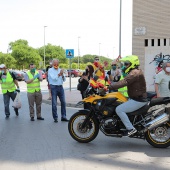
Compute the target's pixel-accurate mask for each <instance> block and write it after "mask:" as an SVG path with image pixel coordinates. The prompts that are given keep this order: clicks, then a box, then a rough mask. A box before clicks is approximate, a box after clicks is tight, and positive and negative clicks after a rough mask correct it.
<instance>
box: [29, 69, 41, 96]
mask: <svg viewBox="0 0 170 170" xmlns="http://www.w3.org/2000/svg"><path fill="white" fill-rule="evenodd" d="M36 74H38V71H35V75H36ZM27 75H28V78H29V79H33V78H34V76H33V75H32V74H31V72H30V71H28V72H27ZM35 91H40V81H39V80H38V79H35V80H34V81H33V82H31V83H29V84H27V92H28V93H34V92H35Z"/></svg>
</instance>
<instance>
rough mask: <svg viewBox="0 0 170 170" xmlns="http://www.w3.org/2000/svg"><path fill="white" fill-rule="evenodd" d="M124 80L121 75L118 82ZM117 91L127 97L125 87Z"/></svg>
mask: <svg viewBox="0 0 170 170" xmlns="http://www.w3.org/2000/svg"><path fill="white" fill-rule="evenodd" d="M122 79H124V77H123V76H122V75H121V77H120V80H122ZM118 91H119V92H120V93H122V94H123V95H124V96H125V97H129V96H128V93H127V86H125V87H122V88H119V89H118Z"/></svg>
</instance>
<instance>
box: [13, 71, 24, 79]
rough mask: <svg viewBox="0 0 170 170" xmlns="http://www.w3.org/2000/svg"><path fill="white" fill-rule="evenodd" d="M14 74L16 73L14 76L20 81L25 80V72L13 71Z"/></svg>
mask: <svg viewBox="0 0 170 170" xmlns="http://www.w3.org/2000/svg"><path fill="white" fill-rule="evenodd" d="M12 72H13V73H14V75H15V77H16V79H17V80H18V81H23V80H24V74H25V73H24V72H22V71H19V70H12Z"/></svg>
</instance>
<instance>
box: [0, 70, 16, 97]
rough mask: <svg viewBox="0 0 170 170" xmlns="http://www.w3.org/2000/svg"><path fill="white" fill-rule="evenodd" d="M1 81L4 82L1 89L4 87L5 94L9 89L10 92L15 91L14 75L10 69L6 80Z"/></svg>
mask: <svg viewBox="0 0 170 170" xmlns="http://www.w3.org/2000/svg"><path fill="white" fill-rule="evenodd" d="M1 83H2V84H1V89H2V93H3V94H5V93H7V91H8V92H13V91H15V90H16V87H15V83H14V80H13V77H12V76H11V74H10V72H9V71H8V72H7V74H6V81H5V82H2V81H1Z"/></svg>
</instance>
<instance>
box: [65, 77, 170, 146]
mask: <svg viewBox="0 0 170 170" xmlns="http://www.w3.org/2000/svg"><path fill="white" fill-rule="evenodd" d="M90 81H91V80H90ZM91 82H92V83H90V85H89V87H88V88H87V90H86V96H87V97H86V98H84V99H83V100H82V101H80V102H78V103H77V106H78V105H81V104H84V103H87V104H88V107H89V109H86V110H85V109H84V110H83V109H82V110H79V111H78V112H76V113H75V114H73V115H72V116H71V118H70V120H69V123H68V130H69V133H70V135H71V137H72V138H73V139H74V140H76V141H78V142H80V143H88V142H91V141H92V140H94V139H95V138H96V137H97V135H98V133H99V130H100V131H101V132H103V133H104V134H105V135H106V136H111V137H118V138H121V137H123V136H124V132H125V129H126V128H125V126H124V124H123V123H122V121H121V119H120V118H119V116H117V114H116V112H115V109H116V107H117V106H119V105H120V104H122V103H124V102H126V101H127V98H126V97H124V96H123V95H122V94H121V93H120V92H112V93H107V91H106V88H105V87H102V88H101V84H102V83H101V82H99V83H98V82H96V81H95V80H92V81H91ZM104 84H105V85H106V82H105V83H104ZM154 96H155V94H154V93H149V92H148V102H147V104H146V105H145V106H143V107H142V108H140V109H138V110H136V111H133V112H131V113H128V117H129V119H130V121H131V123H132V124H133V126H134V127H135V128H136V130H137V132H136V133H135V134H133V135H131V136H130V138H138V139H144V140H146V141H147V142H148V143H149V144H150V145H152V146H153V147H156V148H167V147H169V146H170V98H169V97H164V98H162V97H160V98H154Z"/></svg>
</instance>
